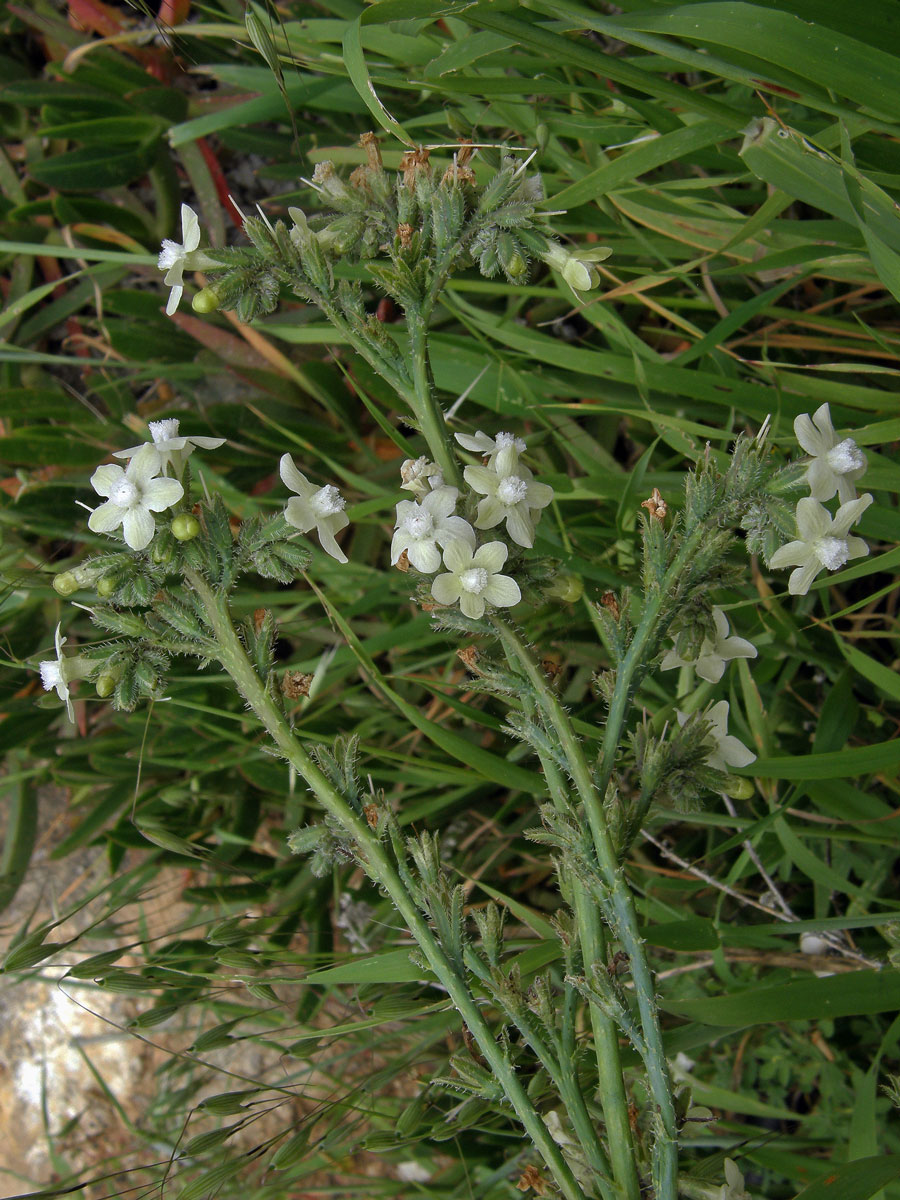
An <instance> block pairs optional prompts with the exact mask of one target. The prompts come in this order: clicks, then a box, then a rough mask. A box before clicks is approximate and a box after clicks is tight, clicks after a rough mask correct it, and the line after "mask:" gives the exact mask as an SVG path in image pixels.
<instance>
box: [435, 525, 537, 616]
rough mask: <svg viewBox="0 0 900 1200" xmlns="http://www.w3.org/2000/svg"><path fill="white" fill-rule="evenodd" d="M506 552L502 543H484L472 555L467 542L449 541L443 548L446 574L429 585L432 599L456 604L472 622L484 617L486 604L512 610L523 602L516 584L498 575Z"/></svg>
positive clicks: (508, 577) (508, 576) (512, 580)
mask: <svg viewBox="0 0 900 1200" xmlns="http://www.w3.org/2000/svg"><path fill="white" fill-rule="evenodd" d="M508 553H509V551H508V550H507V548H506V546H505V545H504V544H503V542H487V543H486V544H485V545H484V546H479V547H478V549H477V550H476V551H475V552H474V554H473V553H472V547H471V546H470V545H469V543H468V542H462V541H453V542H450V543H449V544H448V545H447V546H446V547H445V549H444V566H445V567H446V568H447V571H448V574H445V575H438V576H437V578H436V579H435V580H434V581H433V582H432V584H431V594H432V596H434V598H435V600H437V602H438V604H456V602H457V601H459V607H460V608H461V609H462V611H463V613H464V614H465V615H466V616H467V617H471V618H472V619H473V620H477V619H478V618H479V617H481V616H483V615H484V606H485V604H486V603H487V604H494V605H496V606H497V608H512V606H513V605H514V604H518V603H519V601H520V600H521V599H522V593H521V592H520V591H519V585H518V584H517V583H516V581H515V580H514V579H513V578H512V576H511V575H500V574H498V572H499V570H500V568H501V567H502V566H503V564H504V563H505V562H506V556H507V554H508Z"/></svg>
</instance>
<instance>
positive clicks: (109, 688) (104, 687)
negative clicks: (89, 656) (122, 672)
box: [94, 674, 116, 700]
mask: <svg viewBox="0 0 900 1200" xmlns="http://www.w3.org/2000/svg"><path fill="white" fill-rule="evenodd" d="M94 687H95V688H96V689H97V695H98V696H99V697H100V699H101V700H105V699H106V697H107V696H111V695H112V694H113V692H114V691H115V690H116V677H115V676H114V675H109V674H105V675H98V676H97V680H96V682H95V684H94Z"/></svg>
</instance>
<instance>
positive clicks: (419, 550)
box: [406, 541, 441, 575]
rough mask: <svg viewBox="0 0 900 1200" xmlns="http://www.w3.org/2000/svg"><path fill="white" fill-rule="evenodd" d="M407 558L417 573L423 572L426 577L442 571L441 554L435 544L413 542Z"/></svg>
mask: <svg viewBox="0 0 900 1200" xmlns="http://www.w3.org/2000/svg"><path fill="white" fill-rule="evenodd" d="M406 557H407V558H408V559H409V561H410V562H411V563H412V565H413V566H414V567H415V568H416V570H417V571H422V572H424V574H426V575H431V574H433V573H434V572H435V571H437V570H439V569H440V565H441V552H440V550H438V548H437V546H436V545H435V544H434V542H430V541H428V542H426V541H422V542H412V543H411V545H410V547H409V549H408V550H407V553H406Z"/></svg>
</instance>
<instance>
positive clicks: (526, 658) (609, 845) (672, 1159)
mask: <svg viewBox="0 0 900 1200" xmlns="http://www.w3.org/2000/svg"><path fill="white" fill-rule="evenodd" d="M492 624H493V625H494V628H495V629H496V630H497V632H498V634H499V635H500V638H501V640H502V641H503V644H504V645H505V646H506V647H508V649H509V650H510V651H511V653H513V654H514V655H515V656H516V657H517V658H518V660H519V661H520V663H521V664H522V666H523V668H524V669H525V672H526V674H527V676H528V678H529V681H530V682H531V684H532V686H533V687H534V689H535V691H536V692H537V694H538V695H539V696H540V698H541V703H542V705H543V707H544V711H545V713H546V715H547V718H548V719H549V720H550V722H551V724H552V725H553V728H554V730H555V732H556V734H557V736H558V738H559V741H560V746H561V748H562V750H563V752H564V754H565V756H566V758H567V760H568V763H569V770H570V772H571V775H572V779H573V781H574V783H575V787H576V789H577V791H578V794H579V796H580V797H581V800H582V803H583V804H584V809H585V813H586V815H587V819H588V825H589V826H590V830H591V837H592V840H593V843H594V851H595V853H596V855H597V864H598V866H599V868H600V872H601V874H602V876H603V880H604V882H605V884H606V886H607V887H608V889H609V892H610V900H611V904H612V908H613V910H614V914H615V920H616V935H617V937H618V938H619V940H620V941H621V943H622V946H623V949H624V951H625V953H626V954H627V955H628V960H629V968H630V970H631V977H632V980H633V981H634V990H635V995H636V997H637V1003H638V1011H639V1013H640V1018H641V1028H642V1030H643V1034H644V1039H645V1041H646V1048H647V1053H646V1068H647V1077H648V1082H649V1085H650V1092H651V1095H652V1097H653V1100H654V1103H655V1105H656V1108H657V1112H658V1115H659V1120H660V1124H661V1128H660V1129H659V1130H658V1131H657V1134H656V1137H655V1140H654V1159H655V1162H656V1165H657V1187H658V1192H657V1200H675V1197H676V1196H677V1190H678V1137H677V1124H676V1119H675V1105H674V1103H673V1100H672V1087H671V1083H670V1080H669V1070H668V1066H667V1064H666V1055H665V1047H664V1046H663V1040H662V1030H661V1029H660V1025H659V1014H658V1011H657V1008H656V999H655V989H654V986H653V977H652V974H651V972H650V966H649V963H648V962H647V956H646V954H645V952H644V944H643V941H642V939H641V937H640V934H639V932H638V921H637V913H636V911H635V908H634V901H633V899H632V896H631V892H630V891H629V889H628V885H627V884H626V882H625V879H624V876H623V874H622V872H621V870H620V867H619V860H618V856H617V854H616V850H615V847H614V845H613V842H612V838H611V837H610V833H609V828H608V826H607V823H606V815H605V813H604V811H603V802H602V800H601V793H599V792H598V790H597V788H596V786H595V784H594V779H593V775H592V773H591V769H590V767H589V765H588V762H587V759H586V757H585V754H584V749H583V747H582V745H581V742H580V741H579V739H578V737H577V736H576V734H575V731H574V729H573V728H572V725H571V722H570V721H569V718H568V714H567V713H566V710H565V709H564V708H563V706H562V704H560V702H559V700H558V699H557V697H556V694H555V693H554V692H553V691H552V689H551V688H550V686H549V684H548V683H547V680H546V678H545V677H544V673H543V671H542V670H541V669H540V667H539V666H538V664H537V663H536V662H535V661H534V658H533V657H532V655H531V654H530V652H529V650H528V648H527V647H526V646H525V645H524V643H523V642H522V641H521V639H520V638H519V637H518V635H517V634H516V633H515V632H514V631H513V630H512V629H511V628H510V626H508V625H507V624H506V623H505V622H504V621H502V620H500V619H499V618H497V617H494V618H492ZM623 720H624V715H623ZM619 734H621V726H620V727H619ZM605 745H606V741H604V746H605ZM617 749H618V738H617V739H616V741H615V743H614V744H613V745H612V753H613V755H614V754H615V750H617ZM611 773H612V771H611V768H610V774H611Z"/></svg>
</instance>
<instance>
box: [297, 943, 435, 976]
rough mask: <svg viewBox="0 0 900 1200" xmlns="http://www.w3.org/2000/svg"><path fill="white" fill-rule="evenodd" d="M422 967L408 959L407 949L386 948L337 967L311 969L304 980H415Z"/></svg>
mask: <svg viewBox="0 0 900 1200" xmlns="http://www.w3.org/2000/svg"><path fill="white" fill-rule="evenodd" d="M423 974H424V972H423V970H422V968H421V967H417V966H415V965H414V964H413V963H411V962H410V961H409V951H408V950H385V951H383V952H382V953H380V954H375V955H373V956H372V957H371V958H355V959H353V961H352V962H348V963H342V964H341V965H340V966H337V967H323V968H322V969H321V970H319V971H310V972H309V974H307V975H305V976H304V977H303V981H304V983H415V982H416V980H419V979H421V978H422V976H423Z"/></svg>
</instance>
